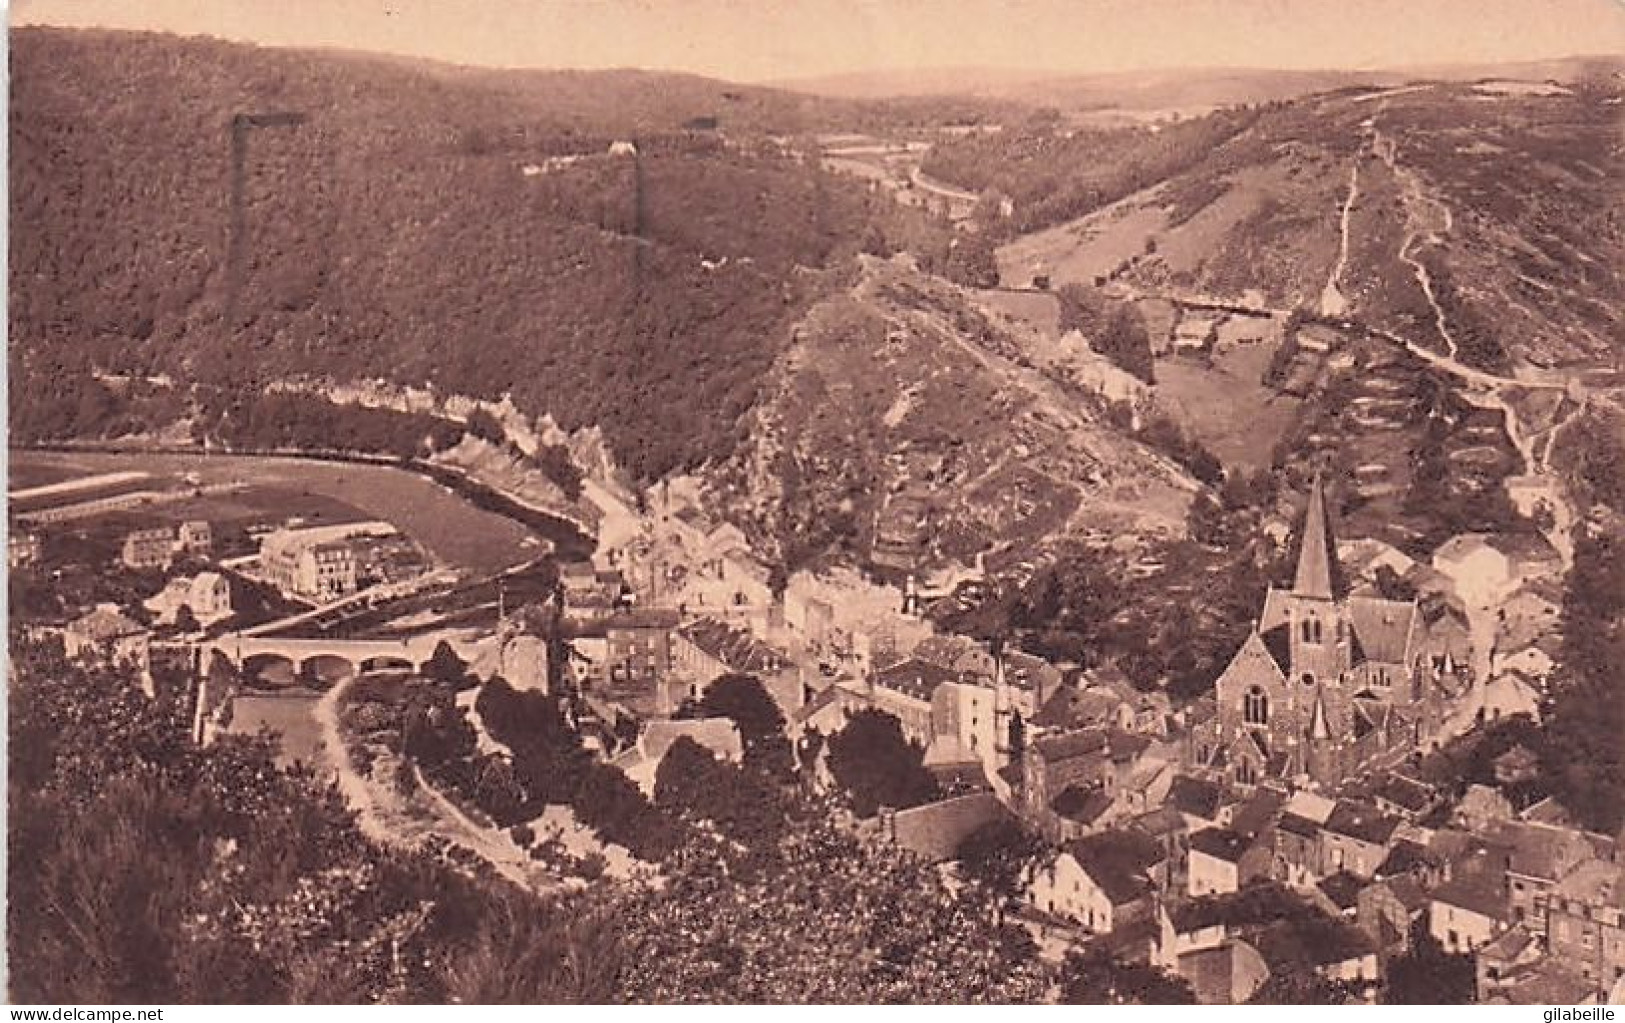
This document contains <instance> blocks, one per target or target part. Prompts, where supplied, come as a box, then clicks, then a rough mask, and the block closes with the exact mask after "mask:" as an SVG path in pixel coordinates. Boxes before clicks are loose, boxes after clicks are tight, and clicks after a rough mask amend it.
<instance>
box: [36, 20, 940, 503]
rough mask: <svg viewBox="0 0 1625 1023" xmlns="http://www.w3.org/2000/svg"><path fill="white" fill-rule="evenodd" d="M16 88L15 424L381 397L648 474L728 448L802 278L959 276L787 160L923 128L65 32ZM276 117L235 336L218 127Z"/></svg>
mask: <svg viewBox="0 0 1625 1023" xmlns="http://www.w3.org/2000/svg"><path fill="white" fill-rule="evenodd" d="M11 74H12V92H11V121H10V148H11V179H10V184H11V189H10V213H11V270H10V273H11V295H12V302H11V305H10V309H9V317H10V320H9V326H10V336H11V339H12V344H11V349H10V368H11V372H12V388H11V395H12V410H11V411H12V421H13V423H14V424H23V425H25V426H26V425H28V424H30V423H33V422H35V421H37V419H36V417H31V416H30V415H29V414H28V413H29V411H30V408H29V406H30V405H31V403H32V404H38V403H48V404H57V405H61V404H67V405H69V406H72V405H74V404H76V403H89V404H91V405H97V404H98V403H106V402H108V401H111V400H113V398H112V397H110V396H109V395H107V394H103V393H99V392H95V391H94V390H92V388H93V387H94V385H92V384H88V383H86V381H88V380H89V378H90V375H91V373H92V372H99V373H112V374H121V375H127V376H131V375H133V376H138V377H139V376H147V377H169V378H173V379H176V380H178V381H181V382H183V383H191V382H197V381H201V382H204V383H209V384H216V385H221V386H229V387H244V388H250V389H252V388H256V387H259V386H262V385H263V384H264V383H265V382H267V381H270V380H276V379H287V378H316V379H331V380H340V381H342V380H352V379H383V380H387V381H390V382H393V383H398V384H406V385H417V386H422V385H430V386H433V387H434V388H436V389H437V390H438V391H439V392H440V393H443V394H466V395H471V396H478V397H488V398H497V397H500V396H501V395H502V394H505V393H511V394H512V396H513V398H514V400H515V402H516V403H518V404H519V405H520V407H521V408H523V409H525V410H526V411H528V412H531V413H533V414H537V415H540V414H542V413H544V412H545V413H551V414H552V415H553V416H554V418H555V419H556V420H557V421H558V422H559V423H561V424H562V425H563V426H565V427H566V428H575V427H579V426H584V425H589V424H602V425H603V428H604V430H605V432H606V435H607V439H608V440H609V442H610V444H611V446H612V447H613V449H614V450H615V453H616V455H617V457H618V458H619V459H620V461H621V464H622V465H623V466H624V467H626V468H627V469H629V470H630V471H631V472H632V473H633V474H635V475H636V476H638V477H639V478H642V479H653V478H657V477H659V476H661V475H663V474H665V473H666V472H668V471H670V470H672V469H674V468H679V467H687V466H694V465H698V464H700V463H703V462H705V461H707V460H710V459H716V458H721V457H725V456H726V455H727V454H728V453H729V452H730V451H731V450H732V447H733V445H734V444H735V442H736V441H737V429H738V422H739V419H740V417H741V416H742V415H743V414H744V412H745V411H746V410H748V409H749V408H750V407H751V405H752V403H753V402H754V400H755V392H756V385H757V382H758V378H759V377H760V375H761V374H762V373H763V372H764V371H765V370H766V368H767V367H768V366H770V365H771V364H772V362H773V360H774V359H775V357H776V356H777V354H778V352H779V351H780V350H781V349H782V347H783V346H784V345H785V344H786V343H787V342H788V326H789V324H790V323H791V322H793V321H794V320H795V319H796V318H797V317H798V316H799V315H800V312H801V311H802V310H803V309H804V308H805V307H806V304H807V303H809V302H810V301H812V300H813V299H814V297H815V292H816V289H817V288H818V287H819V285H818V284H817V283H816V282H817V280H818V279H819V278H818V275H817V274H816V273H813V274H808V273H806V272H805V271H807V270H814V271H816V270H820V269H823V268H826V267H832V266H837V265H839V264H840V263H841V262H842V261H843V260H844V259H846V258H847V257H849V256H850V255H851V253H852V252H853V251H854V250H855V248H856V246H857V244H858V241H857V240H860V239H861V240H863V241H865V242H866V243H867V244H870V245H878V246H880V247H881V248H885V247H886V246H888V245H890V244H892V243H891V242H889V241H888V240H887V239H888V238H889V237H891V236H893V235H896V236H898V237H902V236H906V237H908V238H909V239H910V241H911V243H913V244H921V245H923V246H924V247H925V248H926V249H927V250H929V249H930V248H932V247H933V246H935V247H936V248H938V249H940V250H941V252H942V253H943V254H945V253H946V246H947V240H948V232H947V228H946V225H934V224H932V223H929V222H922V218H921V216H920V215H917V214H914V213H911V212H910V211H906V210H901V209H899V208H897V207H896V206H895V205H893V204H891V203H889V202H886V201H883V200H882V199H879V198H876V197H873V196H870V195H869V194H867V192H866V191H865V190H863V189H862V188H861V187H858V186H856V185H853V184H852V183H850V182H847V181H846V180H844V179H839V178H836V177H833V176H831V175H829V174H826V173H824V172H823V171H821V169H820V168H818V167H817V166H816V164H808V163H803V162H802V161H801V160H800V159H798V158H797V156H796V154H795V152H794V151H793V150H792V149H790V148H788V146H787V144H786V143H785V141H784V140H785V138H786V137H787V136H794V135H799V134H801V133H806V132H815V131H820V130H827V129H829V128H832V127H835V126H850V125H852V124H855V123H856V124H869V125H871V126H873V125H875V124H877V123H880V122H885V123H884V124H883V126H885V127H888V128H890V129H895V128H900V127H906V125H907V124H908V121H909V118H912V117H916V116H923V115H922V114H921V111H920V109H919V108H916V109H913V110H908V111H902V112H894V111H888V110H885V109H882V108H879V107H873V106H864V105H861V104H851V103H844V102H840V101H825V100H817V99H812V98H809V97H805V96H795V95H791V94H788V93H784V92H780V91H776V90H768V89H757V88H749V87H735V86H732V85H728V84H726V83H721V82H713V81H709V80H706V79H701V78H694V77H691V76H667V75H650V74H645V73H641V72H606V73H602V74H588V73H565V72H559V73H551V72H535V73H530V72H519V73H511V74H509V73H496V72H487V71H477V70H471V69H465V68H455V67H448V66H444V65H435V64H425V63H421V62H410V61H402V60H395V59H387V58H378V57H368V56H363V55H355V54H342V53H331V52H309V51H293V50H275V49H261V48H255V47H250V46H244V45H237V44H227V43H222V42H218V41H213V40H207V39H184V40H183V39H178V38H175V37H166V36H161V35H148V34H133V33H110V32H89V31H71V30H54V29H24V30H19V31H17V32H14V33H13V35H12V49H11ZM282 112H292V113H296V114H298V115H300V116H301V117H302V119H303V121H302V123H300V124H297V125H283V126H263V127H254V128H251V129H250V130H248V131H247V133H246V134H245V136H244V137H245V139H246V151H245V157H244V168H245V172H246V173H245V178H244V182H243V195H244V200H245V212H244V216H243V225H242V226H243V234H242V237H243V239H244V242H243V270H242V274H241V280H240V285H239V287H240V294H239V297H238V303H237V310H236V318H235V320H234V321H232V322H230V323H226V322H225V321H224V316H225V305H226V296H227V292H228V287H227V280H226V278H227V274H226V273H225V272H224V270H223V266H224V264H225V263H226V258H225V257H226V248H227V238H228V223H229V210H230V196H231V192H232V182H231V175H232V163H231V141H230V138H231V133H232V129H231V125H232V123H233V118H234V117H236V116H238V115H244V114H254V115H258V114H267V113H272V114H274V113H282ZM893 117H895V118H898V120H895V121H886V119H888V118H893ZM617 141H622V142H626V143H632V145H630V146H628V145H622V146H620V147H617V153H618V154H619V155H612V154H611V152H610V149H611V146H612V143H615V142H617ZM742 213H744V214H747V215H743V216H742V215H741V214H742ZM933 239H934V241H933ZM633 408H635V409H637V410H638V415H636V416H628V415H624V414H621V413H623V412H624V411H625V410H627V409H633ZM89 418H90V417H87V420H88V419H89ZM114 421H116V419H115V420H114ZM22 432H23V434H24V435H25V436H26V434H27V431H26V430H24V431H22Z"/></svg>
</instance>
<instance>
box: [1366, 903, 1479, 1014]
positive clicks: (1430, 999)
mask: <svg viewBox="0 0 1625 1023" xmlns="http://www.w3.org/2000/svg"><path fill="white" fill-rule="evenodd" d="M1387 980H1388V983H1387V987H1386V990H1385V992H1384V997H1383V1001H1385V1002H1387V1003H1388V1004H1389V1005H1466V1004H1468V1003H1470V1002H1472V1001H1473V1000H1474V997H1475V992H1476V989H1477V981H1476V977H1475V975H1474V971H1473V958H1472V956H1465V955H1452V954H1450V953H1448V952H1446V951H1445V950H1444V946H1443V945H1441V944H1439V942H1438V940H1437V939H1436V938H1434V937H1433V935H1432V934H1431V933H1430V932H1429V931H1428V925H1427V917H1426V915H1425V914H1424V915H1423V916H1422V917H1421V918H1420V919H1418V920H1417V921H1416V922H1415V923H1414V924H1412V925H1411V932H1410V948H1409V949H1408V950H1407V951H1406V953H1405V954H1404V955H1402V956H1395V957H1393V958H1392V959H1390V960H1389V961H1388V970H1387Z"/></svg>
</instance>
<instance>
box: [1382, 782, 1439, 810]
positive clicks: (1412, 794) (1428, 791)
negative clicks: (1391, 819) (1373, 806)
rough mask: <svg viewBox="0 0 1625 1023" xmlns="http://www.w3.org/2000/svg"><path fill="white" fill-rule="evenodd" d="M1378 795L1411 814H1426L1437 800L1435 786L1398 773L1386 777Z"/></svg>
mask: <svg viewBox="0 0 1625 1023" xmlns="http://www.w3.org/2000/svg"><path fill="white" fill-rule="evenodd" d="M1376 795H1377V798H1379V799H1383V800H1386V801H1387V802H1389V803H1392V804H1393V805H1395V806H1397V807H1399V808H1400V809H1402V810H1405V811H1408V812H1410V813H1424V812H1426V811H1427V810H1428V808H1429V807H1431V806H1432V805H1433V803H1434V800H1435V799H1436V798H1437V794H1436V793H1435V792H1434V789H1433V786H1431V785H1428V784H1426V783H1424V782H1420V781H1417V780H1416V779H1415V778H1410V777H1407V776H1405V775H1403V774H1399V773H1397V772H1390V773H1389V774H1387V775H1386V776H1384V778H1383V780H1382V783H1381V784H1380V785H1378V786H1377V792H1376Z"/></svg>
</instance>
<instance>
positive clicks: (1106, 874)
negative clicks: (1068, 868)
mask: <svg viewBox="0 0 1625 1023" xmlns="http://www.w3.org/2000/svg"><path fill="white" fill-rule="evenodd" d="M1066 851H1067V852H1069V853H1071V854H1072V858H1073V859H1075V860H1077V861H1078V866H1080V867H1082V868H1083V870H1084V873H1086V874H1088V875H1089V878H1090V879H1091V880H1092V881H1094V882H1095V884H1097V885H1099V886H1100V890H1101V891H1103V892H1105V894H1106V897H1107V898H1109V899H1111V901H1112V905H1114V906H1120V905H1123V904H1124V903H1128V902H1132V901H1134V900H1135V899H1138V898H1140V897H1141V896H1143V895H1145V894H1146V893H1148V892H1149V891H1150V890H1151V882H1150V879H1149V878H1148V877H1147V876H1146V871H1148V870H1150V869H1151V868H1152V867H1153V866H1155V865H1156V864H1158V863H1161V862H1162V861H1163V859H1165V858H1166V857H1165V854H1164V853H1163V850H1162V846H1160V845H1159V844H1157V843H1156V842H1154V841H1152V840H1151V839H1150V838H1148V837H1146V836H1144V835H1141V834H1137V833H1135V832H1132V831H1103V832H1100V833H1099V834H1095V835H1087V836H1085V837H1083V838H1080V839H1078V840H1076V841H1074V842H1072V843H1070V844H1068V845H1067V847H1066Z"/></svg>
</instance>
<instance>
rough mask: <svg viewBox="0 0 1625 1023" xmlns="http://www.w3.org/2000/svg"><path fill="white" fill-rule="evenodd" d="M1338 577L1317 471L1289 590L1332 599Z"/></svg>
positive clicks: (1299, 593)
mask: <svg viewBox="0 0 1625 1023" xmlns="http://www.w3.org/2000/svg"><path fill="white" fill-rule="evenodd" d="M1336 580H1337V548H1336V547H1334V546H1333V545H1332V531H1331V526H1330V524H1329V523H1328V522H1327V519H1326V493H1325V489H1324V488H1323V487H1322V486H1321V478H1320V473H1319V472H1316V473H1315V482H1314V484H1313V485H1312V486H1311V487H1310V488H1309V510H1308V512H1307V513H1306V514H1305V515H1304V519H1303V533H1302V535H1300V536H1299V537H1298V572H1297V575H1296V577H1295V578H1294V580H1293V583H1292V592H1293V593H1294V594H1295V595H1297V596H1300V597H1313V598H1315V599H1317V600H1333V599H1335V598H1336V597H1337V593H1336V592H1335V591H1334V589H1333V587H1334V585H1335V583H1336Z"/></svg>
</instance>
